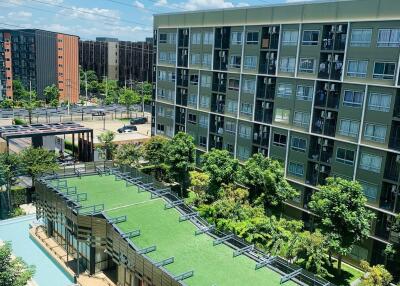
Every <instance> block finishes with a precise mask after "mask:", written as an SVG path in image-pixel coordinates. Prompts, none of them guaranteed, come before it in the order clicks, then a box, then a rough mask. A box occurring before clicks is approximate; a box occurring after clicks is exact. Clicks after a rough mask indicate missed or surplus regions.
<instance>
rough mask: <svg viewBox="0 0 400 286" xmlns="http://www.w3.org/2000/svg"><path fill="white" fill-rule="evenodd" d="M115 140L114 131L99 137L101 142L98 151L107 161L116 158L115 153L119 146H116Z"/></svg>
mask: <svg viewBox="0 0 400 286" xmlns="http://www.w3.org/2000/svg"><path fill="white" fill-rule="evenodd" d="M114 138H115V133H114V132H112V131H106V132H104V133H101V134H100V135H99V136H97V139H99V142H100V146H99V147H98V150H99V152H100V154H101V155H102V156H103V158H104V159H106V160H112V159H113V157H114V153H115V150H116V148H117V145H115V144H114V142H113V141H114Z"/></svg>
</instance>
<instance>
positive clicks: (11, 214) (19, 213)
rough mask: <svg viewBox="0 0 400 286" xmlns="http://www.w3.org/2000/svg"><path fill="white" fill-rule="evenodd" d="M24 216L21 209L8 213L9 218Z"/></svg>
mask: <svg viewBox="0 0 400 286" xmlns="http://www.w3.org/2000/svg"><path fill="white" fill-rule="evenodd" d="M22 215H26V213H25V211H24V210H23V209H21V208H19V207H18V208H15V209H13V210H12V211H11V212H10V217H17V216H22Z"/></svg>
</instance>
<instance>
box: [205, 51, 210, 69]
mask: <svg viewBox="0 0 400 286" xmlns="http://www.w3.org/2000/svg"><path fill="white" fill-rule="evenodd" d="M203 67H211V54H203Z"/></svg>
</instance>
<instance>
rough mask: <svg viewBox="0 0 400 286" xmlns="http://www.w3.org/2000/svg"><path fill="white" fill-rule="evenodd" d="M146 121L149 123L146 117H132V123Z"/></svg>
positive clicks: (144, 122) (143, 122)
mask: <svg viewBox="0 0 400 286" xmlns="http://www.w3.org/2000/svg"><path fill="white" fill-rule="evenodd" d="M146 123H147V118H146V117H136V118H132V119H131V125H137V124H146Z"/></svg>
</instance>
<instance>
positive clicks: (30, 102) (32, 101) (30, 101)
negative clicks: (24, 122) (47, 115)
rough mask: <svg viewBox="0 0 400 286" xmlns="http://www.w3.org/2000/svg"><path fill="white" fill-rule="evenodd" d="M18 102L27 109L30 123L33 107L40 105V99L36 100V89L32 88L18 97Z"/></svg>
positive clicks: (30, 122)
mask: <svg viewBox="0 0 400 286" xmlns="http://www.w3.org/2000/svg"><path fill="white" fill-rule="evenodd" d="M20 102H21V105H22V107H23V108H25V109H26V110H27V111H28V118H29V124H32V111H33V110H34V109H35V108H37V107H40V101H39V100H37V94H36V91H34V90H32V91H31V92H28V93H26V94H25V95H24V96H23V97H22V98H21V99H20Z"/></svg>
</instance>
